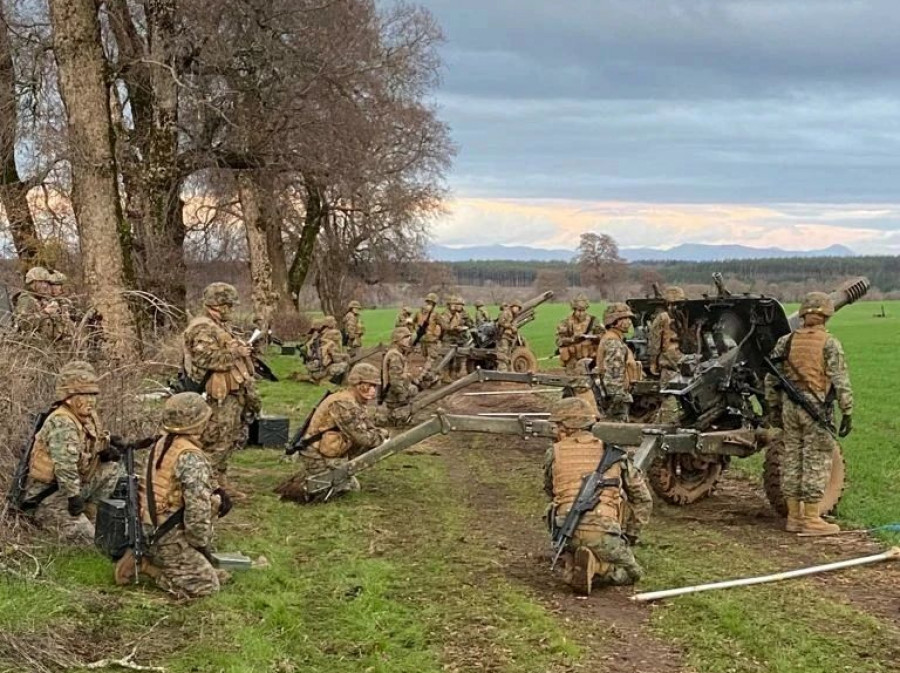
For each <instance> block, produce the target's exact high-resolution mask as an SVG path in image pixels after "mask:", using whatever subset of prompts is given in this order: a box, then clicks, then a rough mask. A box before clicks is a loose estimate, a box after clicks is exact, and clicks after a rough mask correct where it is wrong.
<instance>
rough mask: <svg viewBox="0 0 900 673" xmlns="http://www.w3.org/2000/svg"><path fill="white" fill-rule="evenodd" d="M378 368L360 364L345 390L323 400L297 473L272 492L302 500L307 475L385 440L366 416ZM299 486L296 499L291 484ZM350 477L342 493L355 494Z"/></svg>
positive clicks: (307, 435)
mask: <svg viewBox="0 0 900 673" xmlns="http://www.w3.org/2000/svg"><path fill="white" fill-rule="evenodd" d="M380 378H381V377H380V375H379V372H378V369H376V368H375V367H374V366H373V365H370V364H369V363H367V362H360V363H359V364H357V365H355V366H354V367H353V369H351V370H350V374H349V375H348V376H347V388H345V389H344V390H341V391H340V392H337V393H334V394H332V395H329V396H328V397H326V398H325V399H324V400H323V401H322V402H321V403H320V404H319V406H318V408H317V409H316V410H315V411H314V412H313V414H312V418H311V419H310V422H309V427H308V428H307V430H306V433H305V434H304V436H303V437H304V439H306V440H307V441H308V442H309V444H308V446H306V447H305V448H304V449H303V450H301V451H300V453H299V460H300V463H301V467H300V471H299V472H298V473H297V474H295V475H294V476H293V477H292V478H291V479H290V480H288V481H287V482H285V483H284V484H282V485H281V486H279V487H278V488H277V489H276V492H277V493H279V494H281V495H282V496H283V497H286V498H289V499H291V500H305V498H306V496H305V490H304V489H303V486H302V484H304V483H305V479H306V477H308V476H311V475H314V474H319V473H321V472H325V471H326V470H329V469H331V468H334V467H338V466H340V465H343V464H344V463H346V462H347V461H348V460H349V459H350V458H351V457H352V456H353V455H354V454H356V453H359V452H362V451H367V450H369V449H373V448H375V447H376V446H378V445H379V444H381V443H382V442H383V441H384V440H386V439H387V438H388V435H389V433H388V432H387V430H384V429H382V428H378V427H376V426H375V424H374V423H373V422H372V420H371V419H370V418H369V415H368V414H367V413H366V405H367V404H368V403H369V402H371V401H372V400H374V399H375V395H376V392H377V389H378V385H379V383H380ZM297 484H300V485H301V486H300V490H302V491H304V493H303V495H302V496H300V497H298V496H297V493H296V489H295V488H294V486H295V485H297ZM358 490H359V482H358V481H357V480H356V478H355V477H354V478H353V479H352V480H350V482H349V483H348V485H347V487H346V488H345V489H343V490H341V491H338V492H336V493H334V494H332V496H331V497H335V496H337V495H340V494H342V493H344V492H346V491H358Z"/></svg>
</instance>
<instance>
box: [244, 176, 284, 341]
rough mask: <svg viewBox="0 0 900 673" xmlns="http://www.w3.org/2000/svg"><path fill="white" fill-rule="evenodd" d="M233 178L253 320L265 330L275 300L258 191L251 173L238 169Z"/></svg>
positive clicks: (267, 326) (266, 329)
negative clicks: (247, 260) (244, 238)
mask: <svg viewBox="0 0 900 673" xmlns="http://www.w3.org/2000/svg"><path fill="white" fill-rule="evenodd" d="M237 181H238V192H239V195H240V200H241V212H242V214H243V216H244V229H245V230H246V232H247V250H248V251H249V254H250V285H251V288H252V290H251V291H252V297H253V322H254V323H255V324H256V326H257V327H259V328H260V329H261V330H263V332H264V333H265V332H267V331H268V329H269V327H270V326H271V324H272V314H273V313H274V311H275V303H276V295H275V293H274V292H273V291H272V265H271V263H270V262H269V250H268V244H267V241H266V227H265V223H264V222H263V221H262V219H261V217H260V206H259V204H260V198H259V191H258V190H257V185H256V182H255V181H254V176H253V175H251V173H250V172H249V171H241V172H240V173H239V174H238V178H237Z"/></svg>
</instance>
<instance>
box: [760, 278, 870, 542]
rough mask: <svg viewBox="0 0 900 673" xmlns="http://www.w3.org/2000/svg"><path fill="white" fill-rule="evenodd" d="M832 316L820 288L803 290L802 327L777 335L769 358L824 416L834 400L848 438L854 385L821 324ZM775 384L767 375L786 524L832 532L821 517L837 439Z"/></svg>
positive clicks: (798, 530)
mask: <svg viewBox="0 0 900 673" xmlns="http://www.w3.org/2000/svg"><path fill="white" fill-rule="evenodd" d="M832 315H834V302H833V301H832V300H831V297H829V296H828V295H827V294H825V293H824V292H810V293H809V294H807V295H806V297H805V298H804V299H803V303H801V304H800V321H801V323H802V324H801V326H800V327H798V328H797V329H796V330H794V331H793V332H792V333H791V334H786V335H785V336H783V337H781V338H780V339H779V340H778V342H777V343H776V344H775V348H774V349H773V350H772V355H771V358H772V360H773V361H774V362H777V363H780V365H779V366H780V367H781V369H782V371H783V373H784V376H785V377H786V378H787V379H789V380H790V381H791V382H793V384H794V386H795V387H796V388H798V389H799V390H800V391H801V392H802V394H803V395H804V396H805V397H806V398H807V400H809V402H810V403H811V404H812V405H814V406H815V407H817V408H818V409H819V410H820V411H821V413H822V415H823V416H825V417H826V418H831V417H832V415H833V413H834V410H833V404H834V400H837V403H838V407H840V410H841V426H840V430H839V431H838V436H840V437H846V436H847V435H849V434H850V431H851V430H852V429H853V389H852V388H851V387H850V375H849V374H848V372H847V362H846V360H845V358H844V349H843V348H842V347H841V343H840V341H838V340H837V339H836V338H835V337H834V336H832V335H831V334H829V333H828V331H827V330H826V329H825V323H826V322H827V321H828V319H829V318H830V317H831V316H832ZM777 383H778V382H777V379H776V378H775V377H774V376H773V375H771V374H770V375H768V376H767V377H766V400H767V402H769V404H770V408H771V409H772V412H771V415H772V416H773V421H774V422H775V424H776V425H777V424H779V423H778V421H779V420H780V425H781V426H782V438H783V442H784V464H783V466H782V470H783V471H782V475H781V490H782V492H783V493H784V496H785V498H786V500H787V507H788V515H787V522H786V524H785V529H786V530H787V531H788V532H792V533H804V534H807V535H832V534H834V533H837V532H839V531H840V528H839V527H838V526H837V525H835V524H832V523H827V522H826V521H824V520H823V519H822V518H821V512H820V508H821V502H822V498H823V497H824V494H825V486H826V484H827V482H828V478H829V476H830V475H831V462H832V461H831V457H832V454H833V451H834V448H835V440H834V438H833V437H832V436H831V434H830V433H829V432H828V431H826V430H825V429H824V428H822V427H821V426H820V425H819V424H818V423H816V422H815V421H814V420H813V419H812V418H811V417H810V416H809V414H807V413H806V412H805V411H804V410H803V409H802V407H800V406H799V405H797V404H795V403H794V402H792V401H791V400H790V399H789V398H788V397H787V396H786V395H784V394H783V393H780V392H779V391H778V389H777ZM779 412H780V413H779ZM779 416H780V418H779Z"/></svg>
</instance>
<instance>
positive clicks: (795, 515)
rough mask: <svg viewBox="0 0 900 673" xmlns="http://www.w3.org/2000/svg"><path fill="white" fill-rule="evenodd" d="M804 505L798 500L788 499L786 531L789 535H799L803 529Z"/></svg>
mask: <svg viewBox="0 0 900 673" xmlns="http://www.w3.org/2000/svg"><path fill="white" fill-rule="evenodd" d="M802 507H803V503H801V502H800V501H799V500H797V499H796V498H788V499H787V510H788V511H787V521H785V524H784V529H785V530H786V531H787V532H788V533H799V532H800V531H801V529H802V528H803V510H802Z"/></svg>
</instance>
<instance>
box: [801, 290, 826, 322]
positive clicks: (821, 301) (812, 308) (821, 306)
mask: <svg viewBox="0 0 900 673" xmlns="http://www.w3.org/2000/svg"><path fill="white" fill-rule="evenodd" d="M807 313H818V314H819V315H823V316H825V317H826V318H830V317H831V316H833V315H834V301H833V300H832V299H831V297H830V296H829V295H828V294H827V293H825V292H810V293H809V294H807V295H806V296H805V297H804V298H803V302H802V303H801V304H800V315H801V316H804V315H806V314H807Z"/></svg>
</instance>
